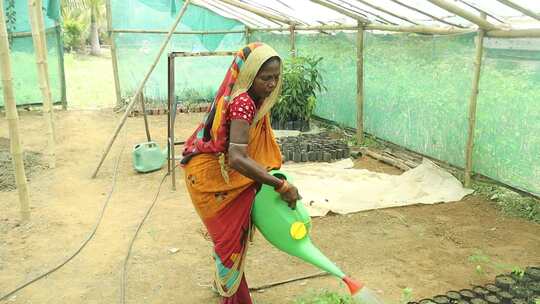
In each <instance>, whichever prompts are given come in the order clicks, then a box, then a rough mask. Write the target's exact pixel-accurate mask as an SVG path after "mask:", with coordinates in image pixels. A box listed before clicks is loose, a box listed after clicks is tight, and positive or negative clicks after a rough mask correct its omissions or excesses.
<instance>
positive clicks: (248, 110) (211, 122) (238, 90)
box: [182, 43, 300, 304]
mask: <svg viewBox="0 0 540 304" xmlns="http://www.w3.org/2000/svg"><path fill="white" fill-rule="evenodd" d="M281 74H282V66H281V59H280V57H279V56H278V54H277V53H276V51H274V50H273V49H272V48H271V47H269V46H268V45H265V44H262V43H252V44H249V45H247V46H246V47H244V48H243V49H242V50H240V51H239V52H238V53H237V54H236V56H235V58H234V60H233V63H232V65H231V67H230V68H229V70H228V72H227V74H226V76H225V79H224V80H223V83H222V84H221V86H220V88H219V90H218V92H217V94H216V98H215V100H214V103H213V104H212V106H211V107H210V112H209V113H208V114H207V116H206V117H205V120H204V122H203V123H201V125H199V127H198V128H197V130H196V131H195V133H194V134H193V135H192V136H191V137H190V138H189V139H188V140H187V141H186V147H185V149H184V152H183V155H184V158H183V160H182V164H183V166H184V171H185V181H186V185H187V189H188V191H189V193H190V196H191V200H192V201H193V205H194V206H195V209H196V210H197V212H198V214H199V216H200V217H201V219H202V221H203V223H204V225H205V226H206V228H207V230H208V234H209V235H210V238H211V239H212V241H213V243H214V254H213V257H214V260H215V264H216V273H215V279H214V286H215V287H216V289H217V291H218V292H219V294H220V295H221V296H222V297H223V299H222V301H221V303H226V304H251V303H252V301H251V297H250V295H249V289H248V286H247V282H246V279H245V277H244V264H245V262H244V258H245V256H246V251H247V246H248V240H249V237H250V235H251V208H252V205H253V201H254V199H255V195H256V194H257V191H258V189H259V188H260V186H261V184H266V185H270V186H272V187H274V189H275V190H276V191H277V192H279V193H280V194H281V197H282V198H283V200H284V201H285V202H287V203H288V204H289V206H290V207H291V208H294V207H295V204H296V201H297V200H298V199H300V196H299V194H298V189H297V188H296V187H295V186H293V185H292V184H289V183H288V182H286V181H284V180H280V179H278V178H276V177H274V176H272V175H270V174H269V173H268V171H270V170H272V169H278V168H280V166H281V153H280V151H279V147H278V145H277V143H276V141H275V138H274V135H273V132H272V129H271V127H270V121H269V112H270V109H271V108H272V106H273V105H274V103H275V102H276V101H277V98H278V96H279V92H280V88H281V81H282V80H281Z"/></svg>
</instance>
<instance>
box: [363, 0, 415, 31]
mask: <svg viewBox="0 0 540 304" xmlns="http://www.w3.org/2000/svg"><path fill="white" fill-rule="evenodd" d="M356 1H357V2H360V3H362V4H364V5H367V6H369V7H371V8H373V9H375V10H378V11H380V12H383V13H385V14H388V15H390V16H392V17H394V18H398V19H401V20H403V21H406V22H409V23H411V24H414V25H418V23H416V22H414V21H412V20H410V19H409V18H406V17H403V16H400V15H398V14H394V13H393V12H391V11H389V10H386V9H384V8H383V7H380V6H377V5H374V4H371V3H369V2H367V1H365V0H356Z"/></svg>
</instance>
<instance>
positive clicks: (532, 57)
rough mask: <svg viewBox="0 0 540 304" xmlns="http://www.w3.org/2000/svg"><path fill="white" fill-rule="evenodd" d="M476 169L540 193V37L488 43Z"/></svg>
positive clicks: (475, 146)
mask: <svg viewBox="0 0 540 304" xmlns="http://www.w3.org/2000/svg"><path fill="white" fill-rule="evenodd" d="M485 50H486V51H485V53H484V59H483V60H484V61H483V64H482V74H481V79H480V94H479V96H478V108H477V111H478V112H477V116H476V132H475V145H474V155H473V165H474V166H473V170H474V171H475V172H479V173H482V174H484V175H486V176H489V177H491V178H493V179H495V180H498V181H501V182H503V183H506V184H509V185H512V186H515V187H517V188H520V189H523V190H526V191H528V192H532V193H535V194H537V195H540V39H492V38H489V39H487V41H486V49H485Z"/></svg>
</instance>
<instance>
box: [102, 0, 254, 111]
mask: <svg viewBox="0 0 540 304" xmlns="http://www.w3.org/2000/svg"><path fill="white" fill-rule="evenodd" d="M111 5H112V13H113V20H112V21H113V28H114V29H116V30H125V29H130V30H159V31H165V32H167V31H169V30H170V27H171V26H172V24H173V22H174V21H175V19H176V16H177V14H178V13H179V10H180V8H181V7H182V5H183V2H182V1H176V2H175V3H174V5H172V3H171V1H170V0H161V1H149V0H113V1H112V3H111ZM212 30H238V31H243V30H244V25H243V24H242V23H240V22H238V21H235V20H232V19H228V18H224V17H222V16H220V15H218V14H215V13H213V12H211V11H209V10H207V9H204V8H201V7H199V6H196V5H190V6H189V7H188V9H187V11H186V13H185V15H184V16H183V17H182V20H181V23H180V24H179V25H178V27H177V29H176V31H212ZM113 38H114V39H115V42H116V46H117V58H118V70H119V71H118V72H119V76H120V88H121V94H122V97H130V96H132V95H133V94H134V93H135V91H136V89H137V87H138V86H139V85H140V83H141V81H142V79H143V77H144V76H145V74H146V73H147V71H148V69H149V67H150V66H151V64H152V63H153V61H154V59H155V57H156V56H157V54H158V52H159V48H160V47H161V44H162V42H163V41H164V39H165V38H166V34H165V33H163V34H147V33H115V34H114V35H113ZM244 42H245V41H244V33H243V32H242V33H231V34H208V35H198V34H197V35H195V34H175V35H173V37H172V39H171V42H170V43H169V45H168V46H167V48H166V50H165V53H164V54H163V55H162V56H161V58H160V60H159V63H158V65H157V66H156V69H155V70H154V72H153V73H152V75H151V77H150V79H149V80H148V83H147V84H146V86H145V89H144V92H143V94H144V97H145V99H146V100H148V101H149V102H150V103H156V104H157V105H163V104H164V103H165V102H166V100H167V96H168V93H167V54H168V53H169V52H172V51H176V52H201V51H236V50H238V49H239V48H240V47H242V46H243V44H244ZM231 62H232V56H212V57H190V58H181V57H179V58H176V60H175V72H176V74H175V80H176V88H177V90H176V94H177V97H178V99H179V100H180V101H193V100H211V99H213V96H214V94H215V92H216V90H217V88H218V86H219V85H220V83H221V81H222V80H223V78H224V77H225V73H226V69H227V67H228V66H229V65H230V64H231Z"/></svg>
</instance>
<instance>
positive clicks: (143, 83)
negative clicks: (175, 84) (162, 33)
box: [92, 0, 190, 178]
mask: <svg viewBox="0 0 540 304" xmlns="http://www.w3.org/2000/svg"><path fill="white" fill-rule="evenodd" d="M189 3H190V0H185V1H184V5H183V6H182V9H181V10H180V12H179V13H178V16H177V17H176V20H175V21H174V23H173V25H172V26H171V29H170V30H169V33H168V34H167V37H166V38H165V40H164V41H163V43H162V45H161V48H160V50H159V52H158V54H157V55H156V58H155V59H154V63H152V65H151V66H150V69H149V70H148V72H147V73H146V75H145V76H144V78H143V81H142V82H141V84H140V85H139V87H138V88H137V91H136V92H135V95H134V96H133V98H132V99H131V101H130V102H129V104H128V105H127V107H126V111H125V112H124V115H123V116H122V118H121V119H120V122H119V123H118V125H117V126H116V129H115V130H114V133H113V135H112V137H111V138H110V139H109V142H108V143H107V146H106V147H105V151H104V152H103V155H102V156H101V159H100V160H99V163H98V165H97V167H96V169H95V170H94V173H93V174H92V178H95V177H96V176H97V174H98V171H99V168H101V165H102V164H103V161H105V157H107V154H109V151H110V150H111V147H112V145H113V143H114V141H115V140H116V137H117V136H118V133H120V130H121V129H122V127H123V126H124V124H125V123H126V120H127V117H128V115H129V112H130V111H131V109H132V108H133V106H134V105H135V102H136V101H137V96H139V95H140V94H141V92H142V90H143V89H144V86H145V85H146V82H147V81H148V79H149V78H150V75H151V74H152V72H153V71H154V69H155V68H156V66H157V64H158V62H159V59H160V58H161V55H162V54H163V51H165V48H166V47H167V44H168V43H169V41H170V40H171V37H172V34H173V32H174V30H175V29H176V27H177V26H178V24H179V23H180V20H181V19H182V16H184V13H185V12H186V10H187V8H188V5H189Z"/></svg>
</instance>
